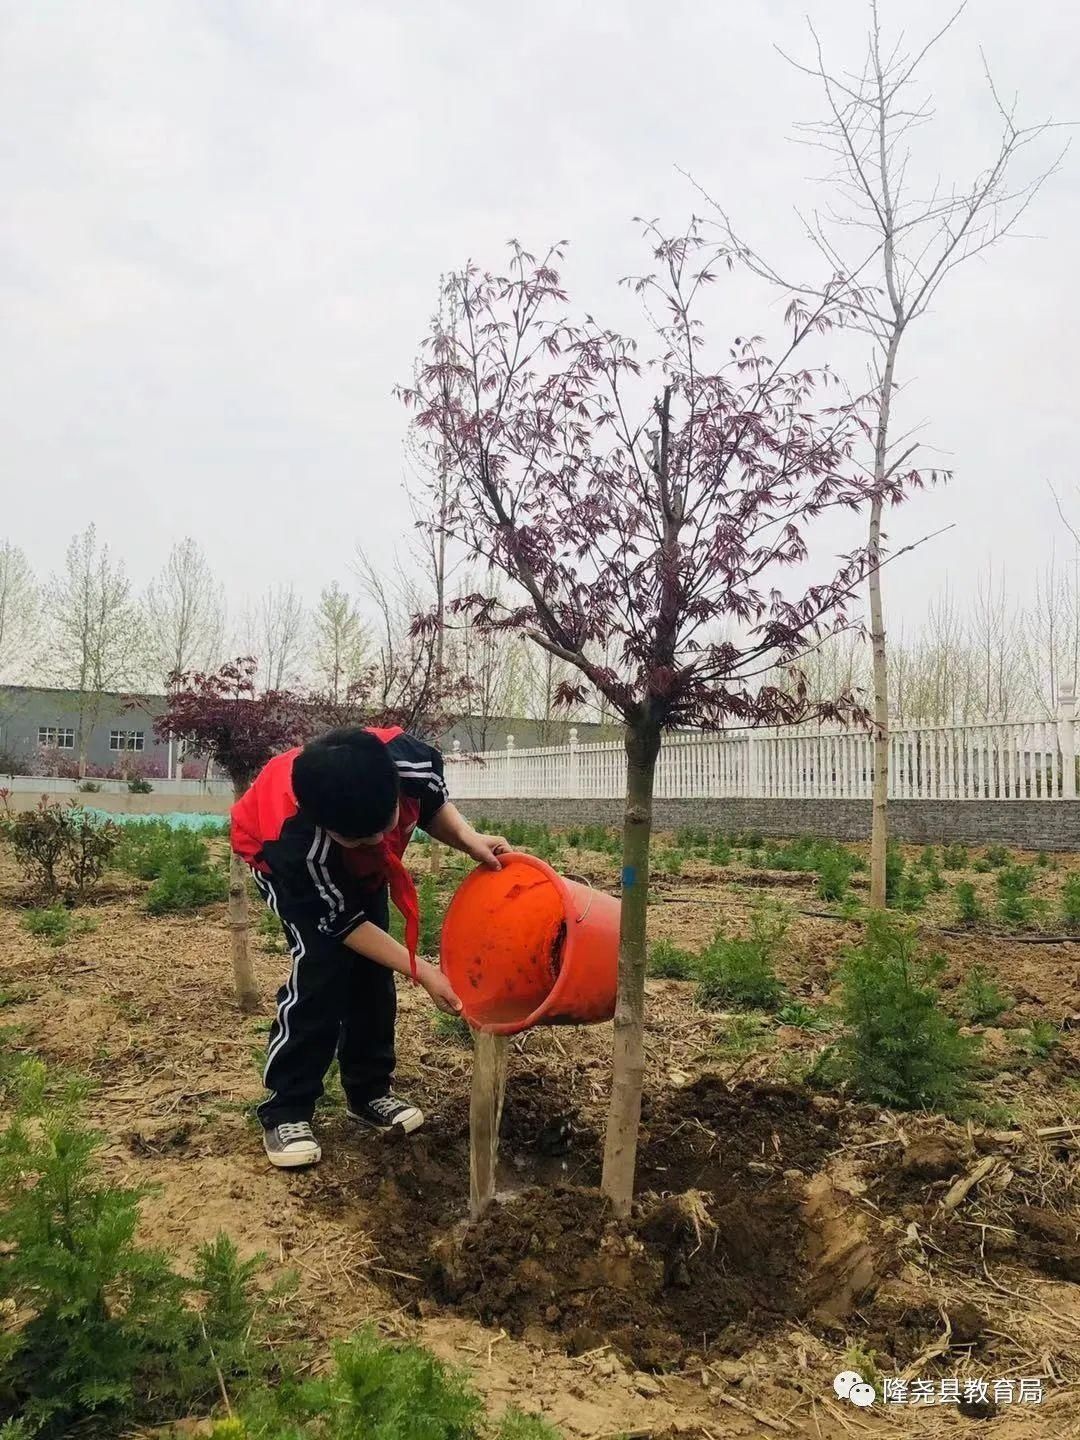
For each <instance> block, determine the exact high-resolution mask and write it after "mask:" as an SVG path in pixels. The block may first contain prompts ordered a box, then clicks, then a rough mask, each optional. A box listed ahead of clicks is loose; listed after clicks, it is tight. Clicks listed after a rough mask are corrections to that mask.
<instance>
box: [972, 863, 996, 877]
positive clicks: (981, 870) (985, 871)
mask: <svg viewBox="0 0 1080 1440" xmlns="http://www.w3.org/2000/svg"><path fill="white" fill-rule="evenodd" d="M971 868H972V870H974V872H975V874H976V875H989V874H990V872H991V871H992V870H993V868H994V867H993V865H991V864H990V861H989V860H986V859H980V860H976V861H975V862H974V863H973V865H972V867H971Z"/></svg>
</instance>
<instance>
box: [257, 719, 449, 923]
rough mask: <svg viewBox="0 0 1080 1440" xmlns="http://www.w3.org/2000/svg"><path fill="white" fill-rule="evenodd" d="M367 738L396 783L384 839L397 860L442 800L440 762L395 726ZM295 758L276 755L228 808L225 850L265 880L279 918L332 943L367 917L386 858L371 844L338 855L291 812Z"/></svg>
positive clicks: (337, 848)
mask: <svg viewBox="0 0 1080 1440" xmlns="http://www.w3.org/2000/svg"><path fill="white" fill-rule="evenodd" d="M370 733H371V734H372V735H375V736H377V737H378V738H379V739H380V740H381V741H382V742H383V744H384V745H385V746H386V748H387V750H388V751H389V752H390V756H391V758H392V760H393V761H394V764H395V765H396V766H397V771H398V775H399V777H400V781H401V799H400V806H399V813H398V823H397V826H396V827H395V829H394V830H392V831H390V832H389V833H388V834H387V836H386V842H385V843H386V844H387V846H388V848H389V849H390V850H391V851H392V852H393V854H394V855H396V856H397V857H398V858H399V859H400V857H401V856H402V855H403V854H404V853H405V847H406V845H408V843H409V840H410V838H411V836H412V833H413V830H414V829H415V828H416V826H417V825H420V826H421V827H426V826H427V825H428V824H429V823H430V821H431V820H432V818H433V817H434V816H435V814H436V813H437V811H438V810H440V809H441V807H442V806H443V805H444V804H445V803H446V801H447V798H448V796H447V791H446V782H445V780H444V779H443V759H442V756H441V755H440V753H439V752H438V750H436V749H434V748H433V747H432V746H431V745H428V744H426V743H425V742H424V741H423V740H418V739H417V738H416V736H414V735H407V734H406V733H405V732H404V731H403V730H401V729H391V730H371V732H370ZM299 753H300V751H299V748H297V749H295V750H287V751H286V752H285V754H283V755H276V756H275V757H274V759H273V760H271V761H269V763H268V764H266V765H264V766H263V768H262V770H260V772H259V774H258V775H257V776H256V778H255V781H254V783H253V784H252V786H251V788H250V789H249V790H248V791H247V792H246V793H245V794H244V795H242V796H241V797H240V799H239V800H238V801H237V802H236V804H235V805H234V806H233V807H232V812H231V815H232V826H231V836H232V848H233V850H234V851H235V852H236V853H237V855H239V856H241V858H242V859H244V860H246V861H247V863H248V864H249V865H250V866H251V867H252V869H254V870H256V871H258V872H259V874H261V875H263V876H264V877H265V878H266V880H267V882H268V885H269V887H270V889H271V891H272V894H273V897H274V900H275V901H276V909H277V912H278V914H279V915H280V917H281V919H282V920H284V921H286V922H288V923H289V924H290V925H295V926H299V927H302V928H303V929H304V930H306V931H307V932H308V934H309V935H310V934H311V932H312V931H313V930H314V931H316V932H317V933H318V934H319V935H322V936H325V938H326V939H328V940H337V941H340V940H344V938H345V937H346V935H348V934H350V933H351V932H352V931H353V930H355V929H356V927H357V926H358V925H360V924H362V923H363V922H364V920H365V919H367V918H368V917H367V914H366V911H367V908H368V906H369V905H370V901H371V897H372V895H373V894H374V893H376V892H378V891H380V890H381V889H382V887H383V886H384V885H385V884H386V883H387V880H388V878H389V877H388V875H387V864H386V859H385V857H384V856H383V854H382V852H381V849H380V848H379V847H368V846H358V847H357V848H355V849H352V850H346V849H345V848H344V847H343V846H341V845H337V844H335V842H334V841H333V840H332V839H331V838H330V836H329V835H328V834H327V832H326V831H325V830H324V829H323V828H322V827H321V826H319V825H315V824H313V823H312V822H311V821H310V820H307V819H305V818H304V816H302V815H301V814H300V813H299V811H298V808H297V804H296V797H295V795H294V794H293V789H292V767H293V761H294V760H295V759H296V757H297V755H299Z"/></svg>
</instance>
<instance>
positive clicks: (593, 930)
mask: <svg viewBox="0 0 1080 1440" xmlns="http://www.w3.org/2000/svg"><path fill="white" fill-rule="evenodd" d="M440 955H441V960H442V968H443V972H444V973H445V975H446V977H447V979H448V980H449V981H450V984H451V985H452V986H453V988H454V993H455V994H456V995H457V997H458V999H459V1000H460V1001H461V1004H462V1009H463V1013H464V1016H465V1018H466V1020H468V1022H469V1024H470V1025H471V1026H472V1027H473V1029H474V1030H475V1031H476V1032H477V1033H476V1036H475V1052H474V1061H473V1086H472V1099H471V1103H470V1107H469V1132H470V1136H469V1138H470V1159H469V1177H470V1178H469V1213H470V1217H471V1218H472V1219H473V1220H476V1219H478V1218H479V1216H480V1215H481V1214H482V1213H483V1211H484V1210H485V1208H486V1207H487V1205H488V1204H489V1203H490V1201H491V1199H492V1197H493V1196H494V1194H495V1169H496V1159H497V1156H498V1145H499V1121H500V1118H501V1115H502V1101H503V1092H504V1088H505V1084H506V1044H507V1041H506V1037H507V1036H509V1035H516V1034H518V1033H519V1032H520V1031H522V1030H529V1029H531V1028H532V1026H534V1025H593V1024H598V1023H600V1022H602V1021H605V1020H610V1019H611V1017H612V1016H613V1015H614V1014H615V992H616V983H617V978H618V966H619V902H618V900H616V899H614V897H613V896H611V895H604V894H602V893H601V892H599V891H597V890H593V889H592V888H591V887H590V886H588V885H584V884H581V883H579V882H578V881H575V880H568V879H565V878H564V877H563V876H562V875H559V874H557V873H556V872H555V871H554V870H553V869H552V868H551V866H550V865H546V864H545V863H544V861H543V860H538V859H537V858H536V857H535V856H534V855H522V854H518V853H514V854H510V855H506V856H504V857H503V863H502V868H501V869H500V870H488V869H477V870H474V871H473V872H472V874H471V875H469V876H467V878H466V879H465V880H464V881H463V883H462V884H461V886H460V888H459V889H458V891H457V893H456V894H455V896H454V898H453V900H451V902H450V905H449V908H448V909H447V912H446V918H445V919H444V920H443V927H442V939H441V942H440Z"/></svg>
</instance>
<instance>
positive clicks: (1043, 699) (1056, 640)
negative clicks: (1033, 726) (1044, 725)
mask: <svg viewBox="0 0 1080 1440" xmlns="http://www.w3.org/2000/svg"><path fill="white" fill-rule="evenodd" d="M1077 548H1078V556H1077V558H1076V559H1072V558H1070V559H1069V560H1067V561H1066V562H1064V563H1062V562H1061V561H1059V560H1058V558H1057V556H1056V555H1054V554H1053V552H1051V555H1050V559H1049V560H1048V561H1047V563H1046V565H1045V566H1044V567H1043V568H1042V570H1041V571H1040V572H1039V573H1038V574H1037V575H1036V577H1035V593H1034V595H1033V597H1032V600H1031V603H1030V604H1029V605H1028V606H1027V607H1026V608H1025V611H1024V616H1023V622H1022V624H1021V625H1020V626H1019V627H1018V634H1019V635H1020V636H1021V637H1022V639H1021V643H1020V650H1021V655H1020V663H1021V665H1022V667H1023V675H1024V680H1025V682H1026V691H1027V694H1028V695H1030V697H1031V700H1032V703H1033V705H1034V707H1035V709H1036V710H1037V711H1038V712H1039V713H1040V714H1042V715H1043V716H1045V717H1046V718H1047V719H1051V718H1052V717H1053V716H1054V715H1056V714H1057V699H1058V695H1059V693H1060V692H1061V690H1062V689H1064V688H1069V687H1070V686H1071V688H1072V690H1073V693H1074V694H1075V693H1077V691H1078V690H1080V544H1078V547H1077Z"/></svg>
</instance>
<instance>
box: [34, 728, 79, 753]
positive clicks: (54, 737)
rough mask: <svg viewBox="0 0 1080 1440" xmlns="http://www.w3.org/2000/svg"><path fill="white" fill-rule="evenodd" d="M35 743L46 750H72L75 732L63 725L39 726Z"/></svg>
mask: <svg viewBox="0 0 1080 1440" xmlns="http://www.w3.org/2000/svg"><path fill="white" fill-rule="evenodd" d="M37 743H38V744H39V745H44V746H45V748H46V749H48V750H74V749H75V731H74V730H69V729H68V728H67V727H66V726H63V725H39V726H38V732H37Z"/></svg>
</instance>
